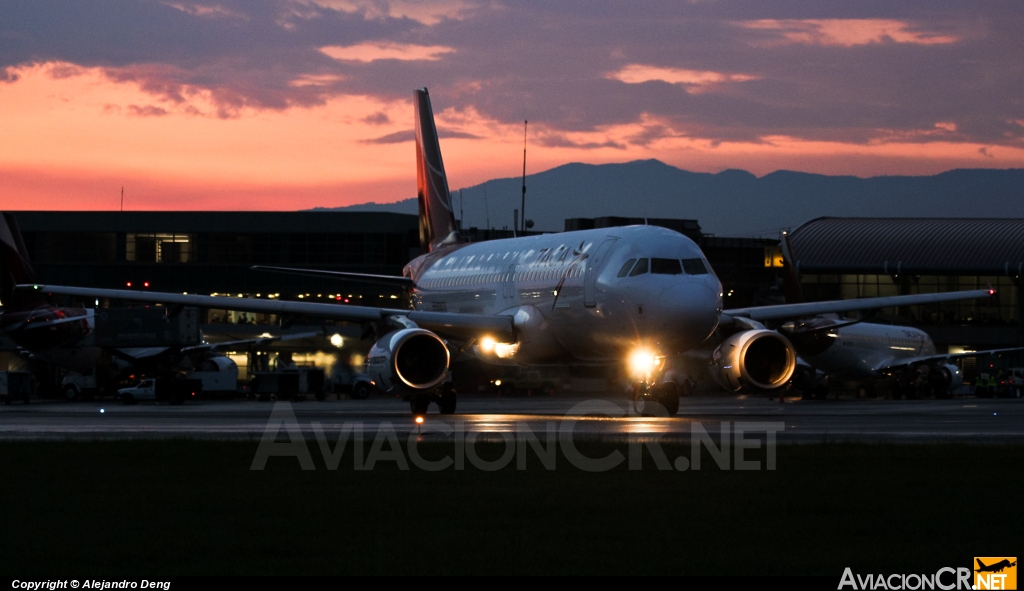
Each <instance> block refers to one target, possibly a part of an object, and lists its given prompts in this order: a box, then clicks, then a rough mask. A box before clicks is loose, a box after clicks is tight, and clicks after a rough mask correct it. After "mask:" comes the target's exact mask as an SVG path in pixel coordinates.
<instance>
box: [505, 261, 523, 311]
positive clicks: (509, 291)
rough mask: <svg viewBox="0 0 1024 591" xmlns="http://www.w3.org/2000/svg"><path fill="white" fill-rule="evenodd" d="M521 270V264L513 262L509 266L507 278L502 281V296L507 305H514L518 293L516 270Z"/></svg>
mask: <svg viewBox="0 0 1024 591" xmlns="http://www.w3.org/2000/svg"><path fill="white" fill-rule="evenodd" d="M518 270H519V265H516V264H511V265H509V266H508V272H507V273H506V274H505V280H504V281H502V283H501V296H502V298H504V299H505V303H506V304H507V305H512V304H513V303H514V302H512V300H514V299H515V295H516V271H518Z"/></svg>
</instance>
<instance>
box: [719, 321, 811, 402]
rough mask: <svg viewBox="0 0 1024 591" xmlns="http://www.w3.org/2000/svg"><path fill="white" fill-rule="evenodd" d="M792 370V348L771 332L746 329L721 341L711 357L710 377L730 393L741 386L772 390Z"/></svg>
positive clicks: (786, 377) (794, 368) (794, 364)
mask: <svg viewBox="0 0 1024 591" xmlns="http://www.w3.org/2000/svg"><path fill="white" fill-rule="evenodd" d="M795 370H796V351H795V350H794V349H793V345H792V344H790V342H789V341H788V340H787V339H786V337H784V336H782V335H780V334H779V333H777V332H774V331H771V330H763V329H762V330H746V331H743V332H739V333H736V334H734V335H732V336H731V337H729V338H728V339H726V340H725V341H723V342H722V344H721V345H719V346H718V348H717V349H715V352H714V353H713V354H712V362H711V374H712V376H713V377H714V378H715V381H717V382H718V383H719V384H720V385H721V386H722V387H723V388H726V389H728V390H732V391H733V392H735V391H737V390H740V389H742V388H744V387H746V388H755V389H758V390H774V389H776V388H781V387H782V386H784V385H786V383H787V382H789V380H790V378H792V377H793V372H794V371H795Z"/></svg>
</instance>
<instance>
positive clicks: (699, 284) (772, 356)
mask: <svg viewBox="0 0 1024 591" xmlns="http://www.w3.org/2000/svg"><path fill="white" fill-rule="evenodd" d="M414 103H415V119H416V169H417V175H416V177H417V192H418V199H419V211H420V241H421V246H422V248H423V249H424V250H425V251H426V252H424V254H421V255H420V256H418V257H416V258H415V259H413V260H412V261H411V262H409V263H408V264H407V265H406V266H405V268H404V270H403V273H402V276H401V277H389V276H381V275H373V276H365V275H360V274H357V273H346V272H333V271H316V270H307V269H281V268H277V269H276V270H279V271H283V272H289V273H303V274H310V275H318V276H321V277H335V278H337V279H338V280H351V279H359V280H372V281H376V282H385V283H391V284H393V285H396V286H402V287H405V288H408V289H409V291H410V294H411V297H410V303H411V309H404V310H399V309H388V308H374V307H362V306H352V305H343V304H323V303H315V302H291V301H282V300H261V299H234V298H232V299H231V300H230V301H229V300H227V299H225V298H217V297H212V296H201V295H191V294H189V295H184V294H171V293H158V292H144V293H143V292H135V291H129V290H117V289H96V288H83V287H70V286H57V285H41V284H34V285H23V286H20V288H21V289H26V290H29V291H33V292H37V293H40V294H61V295H69V296H79V297H87V298H94V297H105V298H111V299H121V300H142V301H147V302H154V303H162V304H166V305H186V306H198V307H216V308H223V307H224V306H225V305H228V306H230V307H231V308H232V309H235V310H238V311H249V312H265V313H273V314H279V315H284V314H292V315H308V316H315V317H322V318H327V319H335V320H342V321H349V322H355V323H360V324H362V325H364V328H365V329H366V330H365V332H366V334H368V335H373V336H374V338H375V339H376V340H375V343H374V344H373V346H372V347H371V348H370V351H369V354H368V355H367V358H366V373H367V374H369V375H370V377H371V379H373V380H374V382H375V383H376V385H377V387H378V388H379V389H381V390H383V391H384V392H386V393H388V394H398V395H401V396H402V397H403V398H406V399H408V401H409V405H410V410H411V411H412V413H413V414H415V415H423V414H424V413H426V412H427V410H428V408H429V406H430V404H432V403H434V404H436V405H437V406H438V408H439V410H440V412H441V413H442V414H451V413H454V412H455V408H456V393H455V391H454V388H453V387H452V386H451V377H450V364H451V361H452V358H453V357H456V356H459V355H463V354H466V355H474V356H477V357H479V358H481V359H483V360H485V361H488V362H492V363H497V364H518V365H554V364H557V365H563V364H571V365H607V364H611V363H615V364H618V363H621V362H623V361H625V360H628V362H629V363H628V364H629V367H630V370H631V374H632V376H633V379H634V380H635V381H634V384H633V387H632V389H631V393H630V396H631V399H632V400H631V401H632V405H633V408H634V410H635V411H636V412H637V413H638V414H648V413H650V412H654V411H656V410H657V409H658V408H659V407H660V408H661V409H664V411H667V413H668V414H669V415H675V414H676V413H677V412H678V409H679V384H678V382H677V381H676V380H677V379H678V378H674V377H669V378H666V373H667V372H666V365H667V364H666V363H665V360H666V358H667V357H668V356H670V355H675V354H679V353H682V352H685V351H688V350H691V349H693V348H695V347H697V346H698V345H700V344H701V343H703V342H704V341H705V340H707V339H708V337H710V336H711V335H712V334H713V333H715V332H716V330H718V329H721V330H722V331H723V340H722V342H721V344H719V345H718V347H717V348H716V349H715V350H714V353H713V363H712V366H711V369H712V371H713V372H714V373H716V374H717V377H718V379H719V380H720V381H721V382H723V383H726V384H730V385H731V386H749V387H754V388H758V389H763V390H773V389H778V388H781V387H783V386H785V385H786V384H787V383H788V382H789V380H790V378H791V377H792V375H793V371H794V370H795V368H796V360H797V354H796V351H795V350H794V348H793V345H792V344H791V343H790V342H789V340H788V339H787V338H786V337H785V336H783V335H782V334H780V333H778V332H776V331H773V330H768V329H766V328H765V327H764V325H763V324H762V323H763V322H766V321H773V320H782V319H793V318H804V317H809V316H815V315H820V314H830V313H845V312H851V311H858V310H867V309H875V308H886V307H892V306H902V305H910V304H922V303H930V302H944V301H954V300H961V299H971V298H981V297H988V296H989V295H991V293H990V292H989V291H988V290H975V291H963V292H954V293H941V294H924V295H911V296H894V297H883V298H869V299H860V300H843V301H831V302H817V303H803V304H785V305H776V306H764V307H757V308H741V309H735V310H723V303H722V286H721V282H720V281H719V279H718V277H717V276H716V275H715V273H714V271H713V270H712V268H711V265H710V264H709V263H708V261H707V259H706V258H705V257H704V254H703V253H702V252H701V250H700V248H699V247H698V246H697V245H696V244H695V243H694V242H693V241H692V240H690V239H689V238H687V237H686V236H683V235H682V234H679V233H677V232H674V231H672V230H668V229H665V228H660V227H654V226H629V227H616V228H600V229H593V230H581V231H575V232H564V233H560V234H543V235H536V236H521V237H516V238H509V239H504V240H493V241H487V242H478V243H467V242H465V241H464V240H463V238H462V237H461V235H460V233H459V230H458V225H457V224H456V221H455V216H454V214H453V211H452V206H451V201H450V198H451V193H450V191H449V188H448V180H447V176H446V174H445V169H444V163H443V161H442V158H441V150H440V144H439V141H438V136H437V129H436V127H435V124H434V117H433V111H432V107H431V103H430V97H429V94H428V93H427V90H426V89H425V88H424V89H418V90H416V91H415V93H414ZM673 375H678V374H673ZM658 412H659V413H663V411H658Z"/></svg>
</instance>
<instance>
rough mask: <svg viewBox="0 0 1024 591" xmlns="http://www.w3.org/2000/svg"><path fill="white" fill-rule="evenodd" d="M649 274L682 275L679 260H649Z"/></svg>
mask: <svg viewBox="0 0 1024 591" xmlns="http://www.w3.org/2000/svg"><path fill="white" fill-rule="evenodd" d="M651 273H654V274H656V275H682V274H683V268H682V267H681V266H679V259H651Z"/></svg>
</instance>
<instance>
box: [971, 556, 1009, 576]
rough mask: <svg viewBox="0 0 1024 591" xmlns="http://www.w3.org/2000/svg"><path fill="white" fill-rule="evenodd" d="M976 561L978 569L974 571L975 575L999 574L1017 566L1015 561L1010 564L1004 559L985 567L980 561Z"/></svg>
mask: <svg viewBox="0 0 1024 591" xmlns="http://www.w3.org/2000/svg"><path fill="white" fill-rule="evenodd" d="M977 560H978V568H977V569H975V570H974V572H976V573H1001V572H1003V569H1005V568H1009V567H1013V566H1017V561H1016V560H1015V561H1013V562H1010V561H1009V559H1006V558H1004V559H1003V560H1000V561H999V562H997V563H995V564H990V565H987V566H986V565H985V563H984V562H982V561H981V559H980V558H979V559H977Z"/></svg>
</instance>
